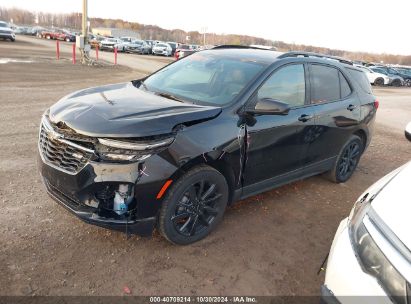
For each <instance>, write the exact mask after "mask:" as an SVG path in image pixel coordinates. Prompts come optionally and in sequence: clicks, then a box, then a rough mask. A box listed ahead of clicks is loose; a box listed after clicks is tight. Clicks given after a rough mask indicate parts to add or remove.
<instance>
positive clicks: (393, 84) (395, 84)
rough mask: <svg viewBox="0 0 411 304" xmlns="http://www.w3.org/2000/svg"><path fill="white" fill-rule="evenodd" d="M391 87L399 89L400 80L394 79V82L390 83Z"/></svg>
mask: <svg viewBox="0 0 411 304" xmlns="http://www.w3.org/2000/svg"><path fill="white" fill-rule="evenodd" d="M392 86H393V87H400V86H401V80H399V79H395V80H394V81H393V82H392Z"/></svg>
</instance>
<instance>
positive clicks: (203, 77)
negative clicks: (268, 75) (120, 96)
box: [143, 52, 266, 106]
mask: <svg viewBox="0 0 411 304" xmlns="http://www.w3.org/2000/svg"><path fill="white" fill-rule="evenodd" d="M265 66H266V65H265V64H262V63H257V62H255V61H250V60H245V59H242V58H238V57H229V56H224V55H221V53H220V54H218V53H217V52H214V53H213V52H207V53H205V52H202V53H195V54H193V55H190V56H188V57H186V58H184V59H182V60H179V61H177V62H175V63H173V64H171V65H169V66H167V67H165V68H164V69H162V70H160V71H158V72H157V73H155V74H153V75H151V76H149V77H148V78H147V79H146V80H145V81H144V85H143V87H144V88H146V89H147V90H149V91H153V92H157V93H166V94H169V95H173V96H176V97H178V98H179V99H182V100H187V101H188V102H194V103H200V104H202V103H204V104H212V105H219V106H222V105H226V104H229V103H230V102H231V101H233V100H234V98H235V97H236V96H237V95H238V94H239V93H240V92H241V91H242V90H243V89H244V88H245V86H246V85H247V84H248V83H249V82H250V81H251V80H252V79H253V78H254V77H255V76H256V75H257V74H259V73H260V72H261V71H262V70H263V69H264V68H265Z"/></svg>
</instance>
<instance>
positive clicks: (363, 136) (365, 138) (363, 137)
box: [353, 129, 368, 149]
mask: <svg viewBox="0 0 411 304" xmlns="http://www.w3.org/2000/svg"><path fill="white" fill-rule="evenodd" d="M353 135H357V136H358V137H359V138H361V141H362V143H363V148H364V149H365V148H366V146H367V142H368V136H367V133H366V132H365V131H364V130H363V129H359V130H357V131H355V132H354V133H353Z"/></svg>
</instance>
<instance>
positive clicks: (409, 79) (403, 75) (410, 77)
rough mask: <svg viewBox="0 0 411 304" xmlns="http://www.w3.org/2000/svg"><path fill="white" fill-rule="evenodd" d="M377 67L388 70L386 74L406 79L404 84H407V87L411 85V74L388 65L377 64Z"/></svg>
mask: <svg viewBox="0 0 411 304" xmlns="http://www.w3.org/2000/svg"><path fill="white" fill-rule="evenodd" d="M375 68H378V69H381V70H384V71H385V72H386V74H391V75H395V76H399V77H401V78H402V79H403V80H404V83H403V84H404V85H405V86H407V87H409V86H411V75H408V74H407V73H402V72H400V71H398V70H397V69H395V68H392V67H387V66H376V67H375Z"/></svg>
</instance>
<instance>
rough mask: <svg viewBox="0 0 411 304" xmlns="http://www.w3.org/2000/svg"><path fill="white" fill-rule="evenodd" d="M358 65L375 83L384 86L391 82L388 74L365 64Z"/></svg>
mask: <svg viewBox="0 0 411 304" xmlns="http://www.w3.org/2000/svg"><path fill="white" fill-rule="evenodd" d="M357 67H358V68H360V69H361V70H363V71H364V72H365V74H366V75H367V77H368V80H369V81H370V83H371V84H373V85H377V86H382V85H388V84H389V83H390V77H388V76H387V75H384V74H381V73H378V72H374V71H373V70H371V69H370V68H368V67H365V66H361V65H357Z"/></svg>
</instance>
